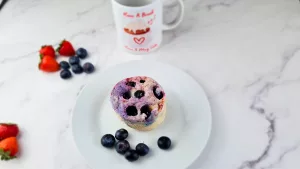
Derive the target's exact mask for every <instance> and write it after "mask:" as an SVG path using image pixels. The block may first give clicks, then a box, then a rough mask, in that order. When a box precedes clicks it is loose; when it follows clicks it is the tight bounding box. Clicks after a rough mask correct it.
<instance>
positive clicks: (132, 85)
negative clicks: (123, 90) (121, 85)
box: [126, 82, 135, 87]
mask: <svg viewBox="0 0 300 169" xmlns="http://www.w3.org/2000/svg"><path fill="white" fill-rule="evenodd" d="M126 85H127V86H131V87H135V82H127V83H126Z"/></svg>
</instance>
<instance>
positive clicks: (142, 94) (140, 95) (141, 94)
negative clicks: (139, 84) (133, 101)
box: [134, 90, 145, 99]
mask: <svg viewBox="0 0 300 169" xmlns="http://www.w3.org/2000/svg"><path fill="white" fill-rule="evenodd" d="M144 95H145V92H144V91H143V90H137V91H136V92H134V96H135V97H136V98H139V99H140V98H142V97H143V96H144Z"/></svg>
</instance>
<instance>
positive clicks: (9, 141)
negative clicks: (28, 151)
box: [0, 137, 19, 160]
mask: <svg viewBox="0 0 300 169" xmlns="http://www.w3.org/2000/svg"><path fill="white" fill-rule="evenodd" d="M18 152H19V145H18V140H17V138H16V137H8V138H6V139H4V140H2V141H1V142H0V156H1V160H11V159H14V158H16V154H17V153H18Z"/></svg>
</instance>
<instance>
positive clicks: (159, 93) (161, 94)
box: [153, 87, 164, 100]
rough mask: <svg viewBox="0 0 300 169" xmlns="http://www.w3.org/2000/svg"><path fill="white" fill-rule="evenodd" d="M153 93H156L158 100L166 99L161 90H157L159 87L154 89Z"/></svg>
mask: <svg viewBox="0 0 300 169" xmlns="http://www.w3.org/2000/svg"><path fill="white" fill-rule="evenodd" d="M153 93H154V96H155V97H156V98H158V99H159V100H160V99H162V98H163V97H164V94H163V92H162V91H161V90H159V89H157V87H154V88H153Z"/></svg>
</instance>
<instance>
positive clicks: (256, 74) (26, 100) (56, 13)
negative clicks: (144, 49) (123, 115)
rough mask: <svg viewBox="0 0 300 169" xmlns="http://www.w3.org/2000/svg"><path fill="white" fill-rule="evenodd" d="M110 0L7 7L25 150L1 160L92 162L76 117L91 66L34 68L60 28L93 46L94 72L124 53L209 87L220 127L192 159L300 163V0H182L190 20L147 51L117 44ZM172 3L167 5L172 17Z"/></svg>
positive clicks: (4, 28)
mask: <svg viewBox="0 0 300 169" xmlns="http://www.w3.org/2000/svg"><path fill="white" fill-rule="evenodd" d="M109 2H110V1H108V0H87V1H79V0H63V1H62V0H52V1H49V0H13V1H12V0H11V1H8V3H7V4H6V5H5V6H4V8H3V9H2V10H1V11H0V51H1V54H0V105H1V110H0V119H1V121H12V122H16V123H18V124H19V126H20V128H21V131H22V133H21V137H20V146H21V154H20V158H19V159H18V160H13V161H10V162H0V168H1V169H40V168H43V169H89V167H88V165H87V164H86V163H85V161H84V160H83V158H82V157H81V155H80V154H79V152H78V151H77V149H76V147H75V144H74V142H73V140H72V134H71V128H70V125H71V121H70V120H71V116H72V107H73V106H74V104H75V100H76V97H77V95H78V93H79V92H80V91H81V90H82V89H83V87H84V85H85V84H86V83H87V82H88V81H89V79H91V76H93V75H79V76H76V77H75V78H73V79H72V80H70V81H63V80H61V79H60V78H59V75H58V73H55V74H54V75H47V74H45V73H42V72H40V71H38V70H37V64H38V54H37V51H38V49H39V47H40V46H41V45H43V44H54V45H56V44H58V43H59V41H60V40H61V39H63V38H66V39H69V40H71V41H72V42H73V43H74V46H76V47H80V46H84V47H85V48H87V49H88V50H89V51H90V55H91V57H89V58H88V60H89V61H91V62H93V63H94V64H95V65H96V66H97V72H96V73H99V72H102V71H104V70H105V69H106V68H108V67H110V66H112V65H115V64H117V63H122V62H124V61H129V60H135V59H144V60H148V59H151V60H159V61H162V62H167V63H170V64H173V65H176V66H178V67H180V68H181V69H183V70H184V71H186V72H187V73H189V74H190V75H191V76H193V77H194V78H195V79H196V80H197V81H198V82H199V83H200V84H201V85H202V86H203V87H204V88H205V90H206V92H207V95H208V97H209V100H210V103H211V106H212V112H213V131H212V136H211V139H210V141H209V144H208V146H207V148H206V149H205V151H204V153H203V154H202V155H201V157H200V158H199V159H198V160H197V161H196V162H195V163H194V164H193V165H192V166H191V167H190V168H191V169H299V168H300V161H299V156H300V147H299V146H300V132H299V128H300V113H299V111H300V106H299V100H300V66H299V65H300V4H299V1H298V0H185V1H184V3H185V8H186V14H185V18H184V21H183V23H182V24H181V25H180V26H179V27H178V28H177V29H175V30H173V31H169V32H165V33H164V42H163V46H162V47H161V48H160V50H158V51H157V52H155V53H152V54H150V55H145V56H137V55H130V54H128V53H124V52H122V51H121V50H120V49H118V48H117V47H116V32H115V28H114V23H113V20H112V13H111V7H110V3H109ZM165 4H166V6H168V7H172V6H174V3H173V1H171V0H168V1H165ZM175 13H176V8H175V9H172V10H170V9H169V10H166V11H165V16H166V17H165V20H166V21H168V22H170V21H172V20H173V19H174V16H175Z"/></svg>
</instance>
